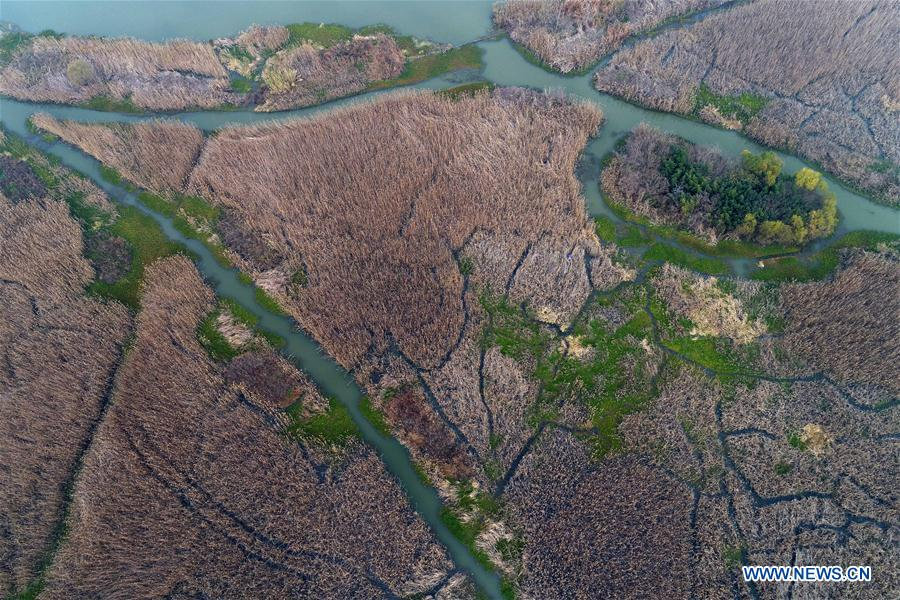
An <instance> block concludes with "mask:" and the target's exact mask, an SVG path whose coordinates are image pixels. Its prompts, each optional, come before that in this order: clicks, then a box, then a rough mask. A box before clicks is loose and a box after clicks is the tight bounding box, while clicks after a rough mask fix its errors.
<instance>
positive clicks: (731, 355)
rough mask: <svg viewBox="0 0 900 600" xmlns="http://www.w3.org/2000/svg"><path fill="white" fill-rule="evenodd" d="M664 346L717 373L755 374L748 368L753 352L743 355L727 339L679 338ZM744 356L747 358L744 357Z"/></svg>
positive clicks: (665, 343) (668, 341)
mask: <svg viewBox="0 0 900 600" xmlns="http://www.w3.org/2000/svg"><path fill="white" fill-rule="evenodd" d="M663 344H664V345H665V346H666V347H668V348H670V349H672V350H674V351H676V352H678V353H679V354H681V355H683V356H684V357H685V358H687V359H689V360H691V361H693V362H695V363H697V364H699V365H701V366H703V367H706V368H707V369H710V370H711V371H714V372H716V373H720V374H726V375H744V374H746V375H752V374H753V373H754V370H753V369H752V368H747V364H748V362H749V359H751V358H752V356H751V355H752V354H753V350H750V349H749V348H748V349H746V350H745V351H744V352H743V353H742V352H740V351H739V349H738V348H736V347H735V346H734V345H733V344H732V343H731V342H730V341H728V340H725V339H721V338H714V337H691V336H679V337H674V338H671V339H667V340H665V341H664V342H663ZM742 354H745V355H746V356H742Z"/></svg>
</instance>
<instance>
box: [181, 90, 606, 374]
mask: <svg viewBox="0 0 900 600" xmlns="http://www.w3.org/2000/svg"><path fill="white" fill-rule="evenodd" d="M599 122H600V114H599V112H598V111H597V110H596V109H594V108H591V107H588V106H579V105H572V104H570V103H568V102H563V101H561V100H558V99H553V98H550V97H547V96H543V95H535V94H518V93H516V94H509V93H505V94H504V93H497V94H495V95H494V96H488V95H484V94H481V95H478V96H476V97H474V98H466V99H462V100H458V101H452V100H449V99H446V98H442V97H440V96H437V95H433V94H430V93H415V94H412V93H407V94H398V95H394V96H391V97H387V98H381V99H379V100H377V101H374V102H371V103H368V104H364V105H359V106H354V107H350V108H347V109H341V110H338V111H335V112H333V113H330V114H329V115H328V116H327V117H315V118H313V119H308V120H298V121H289V122H284V123H280V124H273V125H261V126H253V127H235V128H229V129H225V130H223V131H221V132H220V133H219V134H218V135H216V136H215V137H214V138H212V139H211V140H210V141H209V143H208V144H207V145H206V147H205V148H204V150H203V152H202V154H201V158H200V161H199V164H198V166H197V168H196V169H195V170H194V172H193V173H192V175H191V177H190V183H189V186H188V189H187V192H188V193H195V194H199V195H203V196H205V197H206V198H207V199H208V200H210V201H212V202H214V203H216V204H219V205H221V206H222V207H223V208H224V210H225V215H226V217H225V218H226V220H230V223H231V224H232V227H233V228H234V229H235V230H236V231H235V232H234V233H233V234H227V235H225V236H223V238H224V240H225V241H226V243H229V242H233V241H234V240H235V239H240V240H245V241H246V242H245V243H243V244H241V247H245V248H254V249H258V250H254V251H253V252H246V254H245V256H244V258H245V259H246V260H247V261H248V264H249V266H250V267H251V269H252V270H253V271H255V272H261V271H263V270H268V269H270V268H272V267H273V266H275V267H276V268H279V269H280V270H282V271H284V277H283V281H285V282H287V281H289V280H290V277H291V275H292V274H293V272H294V271H295V270H296V266H295V265H294V264H293V262H291V260H292V259H281V258H280V257H295V258H296V257H302V260H303V263H304V264H305V265H306V273H307V279H308V282H307V284H306V287H304V288H303V290H302V293H301V294H300V299H299V300H292V299H290V298H287V297H286V296H287V294H286V293H285V292H286V290H282V291H281V296H282V297H284V300H285V302H286V305H287V306H288V307H289V308H290V309H291V312H292V313H293V314H295V315H296V316H298V317H299V319H300V321H301V323H302V324H303V325H304V326H305V327H307V328H308V329H309V330H311V331H312V332H313V333H314V334H315V335H316V337H317V338H318V339H320V340H321V341H322V342H323V344H324V345H325V347H326V349H327V350H328V351H329V353H331V354H332V355H333V356H335V357H336V358H338V360H339V361H340V362H342V363H343V364H345V365H352V364H354V363H355V362H356V361H357V360H358V358H359V357H360V355H361V354H362V353H363V352H364V351H365V350H366V349H367V348H368V347H369V346H370V344H371V343H372V341H373V340H377V339H383V338H385V337H386V336H389V337H390V338H392V339H393V340H396V342H397V344H398V345H399V347H400V349H401V350H402V351H403V352H404V353H405V354H406V355H407V356H409V357H410V358H411V359H412V360H413V361H415V362H417V363H419V364H423V365H433V364H436V362H437V361H439V360H440V359H441V358H442V357H443V356H444V354H445V353H446V351H447V349H448V347H449V344H451V343H452V341H453V340H455V339H456V338H457V337H458V331H459V328H460V326H461V322H462V318H463V311H462V306H461V303H460V300H461V295H460V292H461V287H462V284H463V278H462V276H461V274H460V270H459V267H458V265H457V262H456V259H455V257H454V253H455V252H456V251H457V250H458V249H460V248H461V247H462V246H463V244H464V243H465V241H466V240H467V238H468V237H469V236H470V235H472V234H473V233H474V232H476V231H482V230H484V231H489V232H491V234H492V235H493V236H494V237H495V238H499V239H502V238H504V237H506V236H510V235H514V236H516V237H518V238H519V239H520V240H521V241H519V242H518V244H519V245H518V250H517V252H521V251H522V249H523V248H524V244H527V240H533V241H535V242H536V241H537V240H538V239H540V238H542V237H544V236H545V235H546V236H548V238H550V239H553V238H555V239H562V240H568V241H566V242H556V243H559V244H560V245H562V244H565V246H563V247H564V248H568V249H570V250H571V251H572V254H573V255H574V256H584V253H588V254H593V253H595V252H596V250H595V248H596V246H597V244H596V238H595V237H594V235H593V233H592V232H591V230H590V227H589V225H588V223H587V219H586V216H585V213H584V202H583V199H582V198H581V196H580V194H579V184H578V181H577V180H576V179H575V177H574V175H573V170H574V161H575V159H576V157H577V155H578V153H579V152H580V150H581V149H582V148H583V146H584V143H585V142H586V140H587V137H588V136H589V135H590V134H592V133H593V132H594V131H595V130H596V128H597V126H598V125H599ZM387 149H389V151H387ZM288 164H290V166H288ZM335 165H342V166H341V168H340V169H336V167H335ZM488 207H489V208H488ZM547 243H548V244H549V243H552V242H550V241H548V242H547ZM579 252H580V253H581V254H577V253H579ZM260 256H262V257H266V258H265V260H260V258H259V257H260ZM281 260H283V261H284V262H281V263H279V261H281ZM513 260H515V259H513ZM581 262H582V264H579V261H578V260H576V259H574V258H573V259H572V263H573V264H574V265H575V266H577V267H580V269H581V270H582V271H583V270H584V266H583V261H581ZM513 266H514V265H513ZM476 268H477V266H476ZM536 275H541V276H543V273H537V272H536ZM519 284H520V285H521V284H522V282H521V281H520V282H519Z"/></svg>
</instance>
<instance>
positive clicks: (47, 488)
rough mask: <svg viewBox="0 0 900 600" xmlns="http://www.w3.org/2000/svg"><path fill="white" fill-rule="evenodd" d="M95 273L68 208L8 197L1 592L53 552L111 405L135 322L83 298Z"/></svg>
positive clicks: (0, 326)
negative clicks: (76, 475) (75, 475)
mask: <svg viewBox="0 0 900 600" xmlns="http://www.w3.org/2000/svg"><path fill="white" fill-rule="evenodd" d="M92 278H93V271H92V269H91V267H90V265H89V264H88V262H87V261H86V260H85V259H84V257H83V256H82V239H81V229H80V228H79V226H78V224H77V223H75V222H74V221H73V220H72V219H71V217H70V216H69V213H68V208H67V207H66V205H65V204H64V203H62V202H59V201H56V200H51V199H49V198H46V197H45V198H28V199H20V200H19V202H18V203H16V204H12V203H11V202H10V201H9V200H8V199H7V198H5V197H4V196H2V194H0V363H2V365H3V367H2V368H0V457H2V460H0V463H2V465H3V466H2V467H0V515H2V516H0V522H2V525H0V529H2V530H3V533H4V534H3V535H2V536H0V589H2V590H4V592H3V593H4V594H6V593H8V592H10V591H14V590H17V589H18V590H23V589H25V588H26V587H27V586H28V585H29V584H30V582H31V581H32V580H33V579H34V578H35V577H36V576H37V574H38V570H39V567H40V564H41V561H42V559H43V558H44V556H45V553H46V552H47V551H48V550H49V549H50V548H51V547H52V545H53V543H54V536H55V532H56V530H57V527H58V525H59V523H60V520H61V519H62V515H63V507H64V503H65V501H66V497H65V493H66V484H67V482H69V481H70V478H71V476H72V472H73V470H74V469H75V467H76V463H77V460H78V457H79V456H80V454H81V453H82V451H83V449H84V447H85V445H86V444H87V443H88V441H89V439H90V431H91V429H92V427H93V425H94V423H95V422H96V420H97V419H98V417H99V416H100V414H101V411H102V408H103V406H104V404H105V403H106V402H107V401H108V393H109V390H108V388H109V386H110V384H111V378H112V375H113V373H114V371H115V368H116V363H117V362H118V360H119V357H120V355H121V352H122V344H123V342H124V339H125V337H126V336H127V335H128V330H129V325H130V318H129V315H128V312H127V311H126V310H125V308H124V307H123V306H122V305H120V304H117V303H108V304H104V303H101V302H99V301H98V300H95V299H89V298H86V297H85V296H84V287H85V285H86V284H87V283H88V282H89V281H90V280H91V279H92Z"/></svg>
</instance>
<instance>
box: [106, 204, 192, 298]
mask: <svg viewBox="0 0 900 600" xmlns="http://www.w3.org/2000/svg"><path fill="white" fill-rule="evenodd" d="M118 209H119V218H118V219H117V220H116V221H115V222H113V223H112V224H111V225H109V226H108V227H107V229H108V231H109V233H110V234H112V235H116V236H119V237H121V238H124V239H125V241H126V242H128V244H129V246H130V247H131V269H130V270H129V271H128V274H127V275H125V276H124V277H123V278H122V279H120V280H119V281H116V282H115V283H105V282H103V281H94V282H92V283H91V284H90V286H89V288H88V289H89V291H91V292H93V293H95V294H98V295H100V296H103V297H105V298H112V299H115V300H118V301H119V302H121V303H122V304H124V305H125V306H128V307H129V308H131V309H133V310H137V309H138V308H139V307H140V286H141V281H142V279H143V276H144V269H145V268H146V267H147V265H149V264H151V263H152V262H154V261H156V260H159V259H160V258H164V257H166V256H172V255H174V254H177V253H179V252H184V250H185V249H184V247H183V246H181V245H180V244H177V243H175V242H173V241H171V240H170V239H169V238H167V237H166V235H165V234H164V233H163V231H162V229H160V227H159V225H158V224H157V223H156V221H154V220H153V218H152V217H150V216H148V215H145V214H144V213H142V212H141V211H140V210H138V209H137V208H135V207H133V206H128V205H120V206H119V207H118Z"/></svg>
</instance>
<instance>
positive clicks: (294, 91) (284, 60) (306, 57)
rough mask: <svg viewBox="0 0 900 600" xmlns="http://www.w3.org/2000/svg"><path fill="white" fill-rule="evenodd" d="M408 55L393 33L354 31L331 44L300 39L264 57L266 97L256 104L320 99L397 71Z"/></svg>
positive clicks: (275, 106) (271, 106) (291, 104)
mask: <svg viewBox="0 0 900 600" xmlns="http://www.w3.org/2000/svg"><path fill="white" fill-rule="evenodd" d="M405 64H406V56H405V55H404V54H403V51H402V50H401V49H400V47H399V46H398V45H397V43H396V42H395V41H394V39H393V38H392V37H389V36H386V35H384V34H377V35H373V36H354V37H353V38H352V39H351V40H348V41H346V42H342V43H340V44H336V45H334V46H332V47H331V48H326V49H322V48H317V47H315V46H313V45H311V44H302V45H300V46H297V47H295V48H290V49H288V50H283V51H281V52H279V53H278V54H276V55H275V56H274V57H272V58H271V59H270V60H268V61H267V62H266V66H265V68H264V69H263V71H262V81H263V82H264V83H265V84H266V89H265V90H264V95H263V102H262V103H261V104H260V106H258V107H257V109H256V110H259V111H273V110H286V109H289V108H298V107H303V106H310V105H312V104H319V103H321V102H326V101H328V100H332V99H334V98H340V97H342V96H348V95H350V94H355V93H358V92H361V91H363V90H365V89H366V87H367V86H368V85H369V84H370V83H372V82H375V81H381V80H384V79H393V78H395V77H398V76H399V75H400V74H401V73H402V72H403V68H404V65H405Z"/></svg>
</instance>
